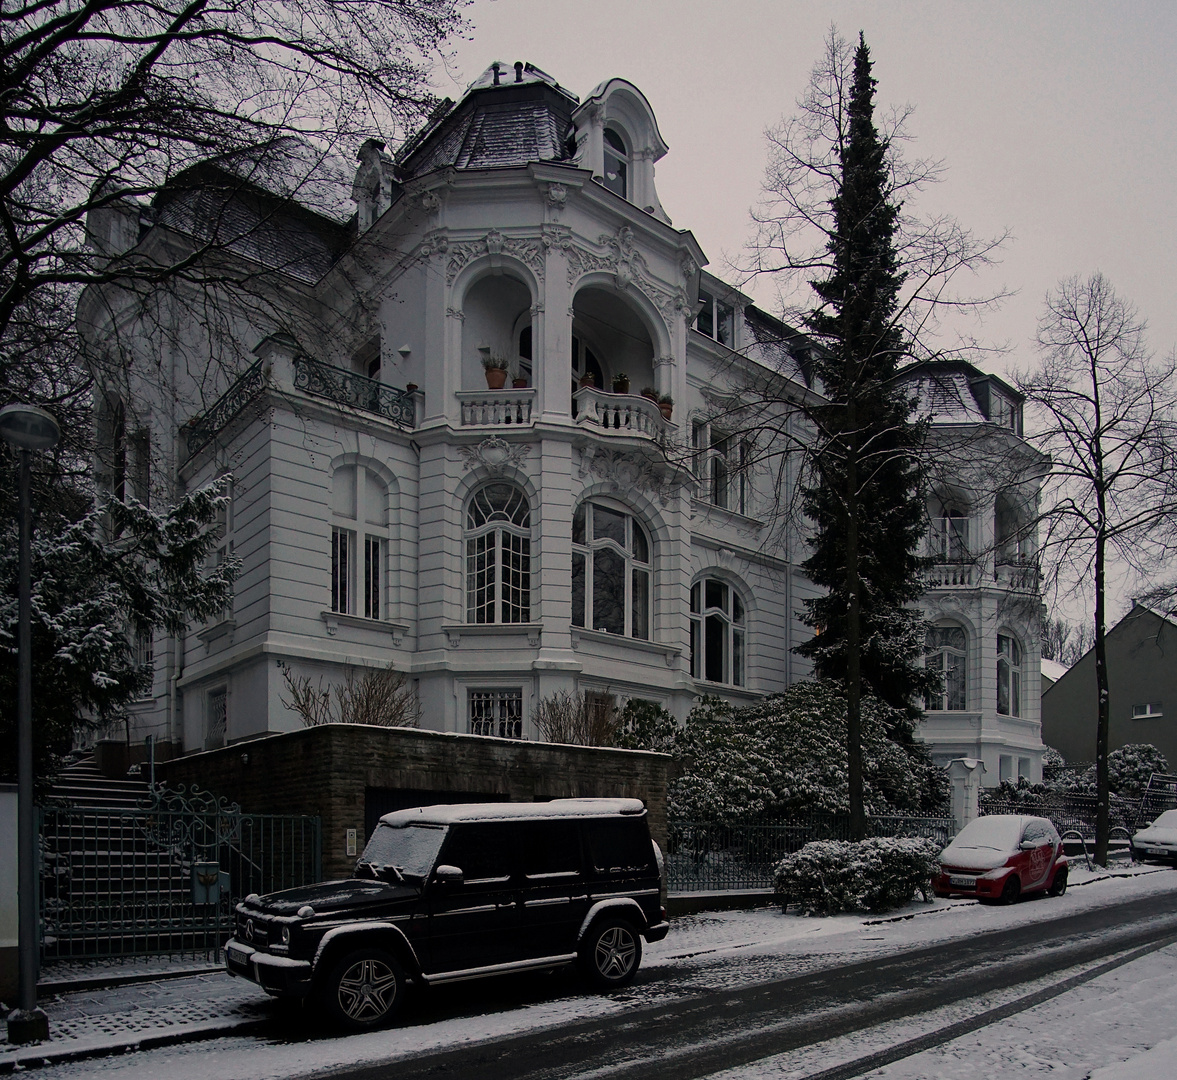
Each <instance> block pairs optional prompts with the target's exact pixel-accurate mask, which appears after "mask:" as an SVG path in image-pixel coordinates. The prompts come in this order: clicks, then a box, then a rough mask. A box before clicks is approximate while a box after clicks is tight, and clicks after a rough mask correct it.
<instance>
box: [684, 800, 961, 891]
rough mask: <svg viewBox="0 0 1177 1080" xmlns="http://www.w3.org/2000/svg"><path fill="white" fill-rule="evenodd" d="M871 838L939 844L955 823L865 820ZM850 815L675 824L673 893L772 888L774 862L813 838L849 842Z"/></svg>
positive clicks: (885, 817) (925, 819)
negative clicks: (917, 838) (915, 838)
mask: <svg viewBox="0 0 1177 1080" xmlns="http://www.w3.org/2000/svg"><path fill="white" fill-rule="evenodd" d="M866 826H867V835H868V836H926V837H928V838H930V839H933V840H935V841H936V842H937V843H939V844H941V845H946V844H947V843H948V838H949V837H950V836H951V834H952V831H953V829H952V819H951V818H940V817H910V816H906V815H881V816H878V817H870V818H867V822H866ZM849 837H850V817H849V815H848V814H812V815H809V816H807V817H804V818H794V819H791V820H788V821H769V822H765V821H759V822H754V823H753V822H737V823H728V822H713V821H678V820H671V821H670V823H669V827H668V830H667V854H666V870H667V878H668V884H669V887H670V890H671V892H677V893H684V892H735V891H740V890H745V889H771V888H773V875H774V868H775V866H776V864H777V863H778V862H779V861H780V860H781V859H782V858H784V856H786V855H788V854H790V853H791V852H794V851H799V850H800V849H801V848H803V847H804V846H805V845H806V844H808V843H810V842H811V841H813V840H847V839H849Z"/></svg>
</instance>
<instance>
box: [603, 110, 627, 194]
mask: <svg viewBox="0 0 1177 1080" xmlns="http://www.w3.org/2000/svg"><path fill="white" fill-rule="evenodd" d="M605 187H607V188H608V189H609V190H610V191H615V192H617V194H618V195H620V196H621V197H622V198H623V199H627V198H629V151H628V150H627V149H626V147H625V140H624V139H623V138H622V137H621V133H620V132H619V131H617V130H616V129H614V128H611V127H608V128H605Z"/></svg>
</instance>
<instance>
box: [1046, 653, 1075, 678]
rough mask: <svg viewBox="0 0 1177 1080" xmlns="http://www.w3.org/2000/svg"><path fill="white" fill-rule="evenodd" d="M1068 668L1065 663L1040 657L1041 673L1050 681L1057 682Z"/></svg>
mask: <svg viewBox="0 0 1177 1080" xmlns="http://www.w3.org/2000/svg"><path fill="white" fill-rule="evenodd" d="M1070 670H1071V669H1070V668H1069V667H1067V665H1066V664H1060V663H1059V662H1058V661H1057V660H1047V659H1046V658H1045V657H1043V659H1042V674H1043V675H1045V676H1046V678H1048V679H1049V680H1050V681H1051V682H1058V681H1059V679H1061V678H1062V677H1063V676H1064V675H1065V674H1066V673H1067V672H1068V671H1070Z"/></svg>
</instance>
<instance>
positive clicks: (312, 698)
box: [279, 664, 421, 728]
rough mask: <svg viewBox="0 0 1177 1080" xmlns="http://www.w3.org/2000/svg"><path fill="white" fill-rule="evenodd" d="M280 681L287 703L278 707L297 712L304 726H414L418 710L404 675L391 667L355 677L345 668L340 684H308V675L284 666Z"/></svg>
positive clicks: (418, 718)
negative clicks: (296, 672)
mask: <svg viewBox="0 0 1177 1080" xmlns="http://www.w3.org/2000/svg"><path fill="white" fill-rule="evenodd" d="M279 666H280V667H281V669H282V681H283V682H284V683H285V684H286V691H287V693H289V694H290V698H289V700H287V699H286V698H282V704H283V705H285V706H286V708H288V709H290V710H291V711H292V712H296V713H298V715H299V717H300V719H301V720H302V722H303V726H304V727H321V726H323V725H324V724H370V725H372V726H374V727H408V728H415V727H417V726H418V724H419V722H420V718H421V708H420V705H419V703H418V701H417V695H416V692H415V691H414V690H413V686H412V683H411V682H410V680H409V678H408V676H406V675H405V674H404V673H403V672H400V671H397V670H395V669H394V668H393V667H392V666H391V665H389V666H388V667H386V668H379V669H377V670H374V671H365V672H364V673H363V674H362V675H359V676H358V677H357V675H356V673H355V671H354V670H351V669H349V670H348V673H347V678H345V679H344V681H343V682H342V683H333V684H331V685H328V686H324V685H323V679H322V677H321V676H320V678H319V681H318V683H312V682H311V680H310V678H309V676H306V675H295V674H294V672H293V671H291V670H290V668H289V667H288V666H287V665H286V664H280V665H279Z"/></svg>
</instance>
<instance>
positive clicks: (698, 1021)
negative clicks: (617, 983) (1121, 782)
mask: <svg viewBox="0 0 1177 1080" xmlns="http://www.w3.org/2000/svg"><path fill="white" fill-rule="evenodd" d="M1109 918H1114V919H1115V920H1116V926H1115V927H1114V928H1112V929H1110V930H1109V928H1108V920H1109ZM1175 941H1177V908H1175V906H1174V901H1173V897H1172V896H1171V895H1164V896H1157V897H1148V898H1145V899H1142V900H1137V901H1133V902H1130V903H1127V904H1124V905H1121V906H1118V907H1116V908H1115V909H1113V910H1107V909H1104V910H1096V911H1090V912H1085V913H1082V914H1079V915H1074V916H1070V917H1066V918H1059V919H1055V920H1051V921H1049V922H1039V923H1034V924H1032V925H1028V926H1021V927H1018V928H1016V929H1012V930H1006V931H996V932H993V933H988V934H981V935H977V936H975V937H972V938H969V939H967V940H964V941H954V942H952V943H951V944H950V945H943V946H936V947H933V948H927V949H919V950H914V951H908V952H904V953H900V954H897V955H894V956H890V957H885V958H881V959H874V960H869V961H865V962H860V963H855V964H850V965H846V966H842V967H837V968H832V969H828V970H824V971H819V972H814V973H811V974H806V975H800V976H794V977H791V978H783V979H779V980H773V981H768V982H763V983H759V984H757V985H754V986H750V987H744V988H741V989H737V990H713V991H709V990H701V991H695V992H692V993H690V994H689V995H686V996H683V997H679V998H677V999H675V1000H672V1001H669V1002H663V1003H659V1004H655V1005H649V1006H645V1007H638V1008H634V1009H633V1010H632V1011H630V1012H627V1013H625V1014H624V1015H623V1016H610V1017H606V1018H603V1019H594V1020H586V1021H578V1022H575V1023H571V1024H567V1025H564V1026H561V1027H559V1028H554V1029H553V1028H549V1029H547V1030H544V1031H539V1032H529V1033H525V1034H521V1035H514V1036H509V1037H505V1038H502V1039H498V1040H495V1041H493V1042H486V1043H482V1044H480V1045H477V1046H473V1047H472V1046H464V1047H462V1048H460V1049H455V1050H446V1051H440V1052H429V1053H426V1054H422V1055H418V1056H415V1057H409V1058H398V1059H396V1060H395V1061H392V1062H389V1063H388V1064H382V1065H377V1066H363V1067H358V1068H352V1069H341V1070H335V1071H333V1072H332V1073H330V1074H329V1075H331V1076H334V1077H339V1078H345V1077H346V1078H347V1080H447V1078H449V1077H454V1078H460V1080H576V1078H586V1080H587V1078H588V1077H590V1076H600V1077H609V1078H610V1080H667V1078H673V1080H692V1078H699V1077H705V1076H709V1075H711V1074H712V1073H715V1072H719V1071H722V1070H724V1069H730V1068H733V1067H735V1066H738V1065H744V1064H748V1063H751V1062H754V1061H758V1060H760V1059H762V1058H766V1057H770V1056H772V1055H775V1054H782V1053H785V1052H787V1051H790V1050H795V1049H798V1048H801V1047H804V1046H809V1045H812V1044H814V1043H819V1042H823V1041H825V1040H827V1039H832V1038H838V1037H841V1036H845V1035H849V1034H852V1033H854V1032H856V1031H861V1030H863V1029H866V1028H870V1027H873V1026H874V1025H876V1024H879V1023H883V1022H886V1021H893V1020H901V1019H903V1018H905V1017H912V1016H918V1015H921V1014H923V1013H926V1012H928V1011H930V1010H932V1009H934V1008H937V1007H940V1006H944V1005H950V1004H953V1003H959V1002H964V1001H966V1000H967V999H970V998H977V997H981V996H983V995H986V994H991V993H993V992H996V991H1006V990H1009V989H1010V988H1014V987H1017V986H1019V985H1020V984H1023V983H1028V982H1031V981H1033V980H1037V979H1042V978H1047V977H1050V976H1051V975H1054V974H1056V973H1058V975H1059V977H1058V980H1057V982H1056V984H1055V985H1054V986H1052V987H1051V988H1049V989H1046V990H1041V989H1040V990H1038V991H1037V992H1035V993H1034V994H1028V995H1027V996H1026V997H1025V998H1023V999H1021V1000H1019V1001H1016V1002H1014V1003H1011V1004H1009V1005H1005V1006H1003V1007H1001V1008H998V1009H993V1010H988V1011H986V1012H983V1013H982V1014H981V1015H979V1016H976V1017H974V1018H973V1019H971V1020H966V1021H962V1022H960V1023H956V1024H953V1025H951V1026H950V1027H946V1028H944V1029H942V1030H940V1031H938V1032H934V1033H932V1034H930V1035H925V1036H922V1037H920V1038H918V1039H913V1040H912V1041H911V1042H910V1043H909V1044H905V1045H903V1046H898V1047H893V1048H892V1049H891V1050H890V1051H888V1052H886V1053H882V1054H877V1055H874V1056H873V1057H872V1058H870V1059H863V1060H862V1061H860V1062H857V1063H854V1064H851V1065H847V1066H839V1067H838V1068H833V1069H830V1070H828V1071H827V1072H826V1073H823V1074H821V1077H822V1080H844V1078H849V1077H853V1076H857V1075H860V1074H861V1073H862V1072H865V1071H867V1070H868V1069H870V1068H876V1067H878V1066H880V1065H883V1064H886V1062H887V1061H890V1060H896V1059H898V1058H901V1057H905V1056H907V1055H908V1054H910V1053H916V1052H919V1051H920V1050H923V1049H927V1048H928V1047H929V1046H934V1045H937V1044H938V1043H940V1042H945V1041H947V1040H948V1039H950V1038H955V1037H957V1036H958V1035H961V1034H964V1033H965V1032H966V1031H968V1030H973V1029H975V1028H977V1027H980V1026H983V1025H984V1024H986V1023H992V1022H994V1021H996V1020H999V1019H1000V1018H1001V1017H1002V1016H1004V1015H1009V1014H1010V1013H1012V1012H1016V1011H1018V1010H1019V1009H1022V1008H1026V1007H1028V1006H1030V1005H1033V1004H1037V1003H1038V1002H1039V1001H1041V1000H1046V999H1048V998H1049V997H1051V996H1055V995H1056V994H1058V993H1062V992H1064V991H1065V990H1066V989H1069V988H1070V987H1071V986H1073V985H1076V984H1078V983H1079V982H1082V981H1085V980H1087V979H1089V978H1094V977H1096V976H1097V975H1098V974H1100V973H1102V971H1104V970H1108V969H1110V968H1112V967H1115V966H1118V965H1120V964H1122V963H1126V962H1128V961H1129V960H1131V959H1134V958H1135V956H1137V955H1141V954H1142V953H1143V952H1147V951H1149V950H1152V949H1156V948H1161V947H1163V946H1165V945H1168V944H1171V943H1173V942H1175ZM1095 961H1101V962H1102V963H1101V965H1100V966H1099V967H1098V968H1097V969H1095V970H1094V971H1091V970H1088V971H1085V972H1084V973H1082V974H1078V975H1076V974H1073V973H1072V974H1070V975H1069V976H1068V975H1064V974H1062V973H1064V972H1066V971H1067V969H1068V968H1071V967H1073V966H1074V965H1077V964H1091V963H1093V962H1095ZM489 985H490V984H488V983H484V984H482V986H483V987H484V988H486V987H488V986H489ZM320 1075H322V1074H320Z"/></svg>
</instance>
